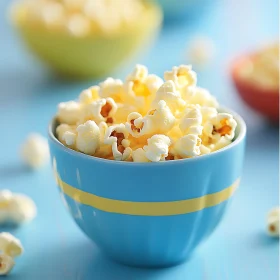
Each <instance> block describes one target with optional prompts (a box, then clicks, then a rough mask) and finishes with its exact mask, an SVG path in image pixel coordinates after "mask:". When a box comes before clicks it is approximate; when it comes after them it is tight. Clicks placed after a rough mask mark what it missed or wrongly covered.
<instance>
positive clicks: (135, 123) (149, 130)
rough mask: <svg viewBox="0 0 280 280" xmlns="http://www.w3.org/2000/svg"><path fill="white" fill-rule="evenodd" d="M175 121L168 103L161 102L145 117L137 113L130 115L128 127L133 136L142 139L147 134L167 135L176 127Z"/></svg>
mask: <svg viewBox="0 0 280 280" xmlns="http://www.w3.org/2000/svg"><path fill="white" fill-rule="evenodd" d="M175 121H176V119H175V117H174V116H173V114H172V112H171V110H170V109H169V107H168V106H167V105H166V102H165V101H164V100H160V101H159V102H158V104H157V106H156V108H155V109H153V110H150V111H149V112H148V113H147V115H146V116H144V117H142V116H141V114H139V113H136V112H134V113H131V114H129V115H128V117H127V123H126V127H127V129H128V131H129V132H130V134H131V135H132V136H134V137H140V136H142V135H147V134H155V133H166V132H168V131H169V130H170V129H171V128H172V127H173V126H174V124H175Z"/></svg>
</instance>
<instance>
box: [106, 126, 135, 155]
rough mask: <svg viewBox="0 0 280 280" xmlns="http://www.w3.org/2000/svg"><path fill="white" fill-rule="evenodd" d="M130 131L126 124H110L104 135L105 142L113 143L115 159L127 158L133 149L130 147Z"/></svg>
mask: <svg viewBox="0 0 280 280" xmlns="http://www.w3.org/2000/svg"><path fill="white" fill-rule="evenodd" d="M128 136H129V133H128V131H127V129H126V127H125V125H124V124H119V125H112V126H110V127H109V128H108V129H107V131H106V133H105V136H104V143H105V144H108V145H112V152H113V156H114V159H115V160H127V159H128V158H129V157H130V155H131V153H132V150H131V148H130V147H129V144H130V142H129V141H128Z"/></svg>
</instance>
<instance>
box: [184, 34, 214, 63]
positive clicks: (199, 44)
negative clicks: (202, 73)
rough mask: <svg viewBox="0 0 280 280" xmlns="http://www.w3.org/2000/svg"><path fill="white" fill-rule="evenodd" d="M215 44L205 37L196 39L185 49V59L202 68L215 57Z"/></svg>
mask: <svg viewBox="0 0 280 280" xmlns="http://www.w3.org/2000/svg"><path fill="white" fill-rule="evenodd" d="M215 49H216V48H215V44H214V42H213V40H211V39H210V38H207V37H198V38H194V39H193V40H192V41H190V43H189V45H188V48H187V59H188V61H190V63H192V64H193V65H194V66H196V67H198V68H203V67H205V66H206V65H207V64H209V63H210V62H211V60H212V59H213V57H214V55H215Z"/></svg>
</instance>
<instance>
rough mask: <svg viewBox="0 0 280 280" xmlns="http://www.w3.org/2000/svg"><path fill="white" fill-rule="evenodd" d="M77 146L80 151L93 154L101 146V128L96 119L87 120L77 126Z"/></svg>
mask: <svg viewBox="0 0 280 280" xmlns="http://www.w3.org/2000/svg"><path fill="white" fill-rule="evenodd" d="M77 133H78V134H77V139H76V146H77V149H78V150H79V151H80V152H83V153H85V154H88V155H93V154H94V153H95V151H96V150H97V149H98V148H99V147H100V130H99V127H98V126H97V124H96V123H95V122H94V121H87V122H86V123H85V124H81V125H79V126H78V127H77Z"/></svg>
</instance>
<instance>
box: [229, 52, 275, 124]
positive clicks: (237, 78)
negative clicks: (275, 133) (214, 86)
mask: <svg viewBox="0 0 280 280" xmlns="http://www.w3.org/2000/svg"><path fill="white" fill-rule="evenodd" d="M251 57H252V56H251ZM246 61H248V57H246V56H244V57H241V58H239V59H237V60H236V61H235V62H234V63H233V65H232V69H231V75H232V79H233V82H234V84H235V87H236V89H237V91H238V93H239V95H240V97H241V98H242V99H243V100H244V101H245V103H247V105H249V106H250V107H251V108H253V109H254V110H255V111H257V112H259V113H260V114H262V115H264V116H266V117H267V118H269V119H270V120H272V121H274V122H279V89H275V88H264V87H261V86H260V85H258V84H256V83H255V82H252V81H251V80H250V79H246V78H244V77H242V76H241V75H240V69H242V68H243V67H244V66H245V63H246Z"/></svg>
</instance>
